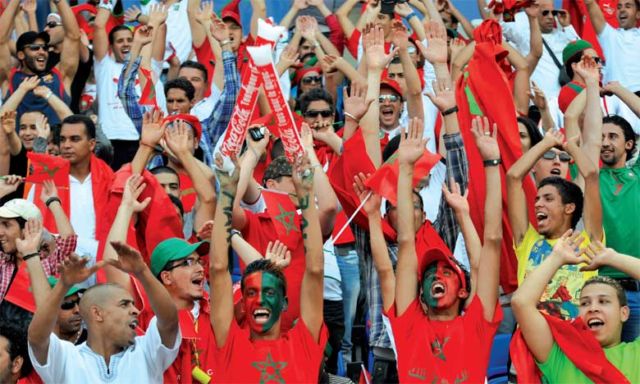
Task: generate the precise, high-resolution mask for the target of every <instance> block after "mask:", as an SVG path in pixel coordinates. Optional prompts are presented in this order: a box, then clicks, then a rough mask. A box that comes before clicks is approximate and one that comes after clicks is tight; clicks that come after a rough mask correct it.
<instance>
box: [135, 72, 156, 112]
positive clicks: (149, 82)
mask: <svg viewBox="0 0 640 384" xmlns="http://www.w3.org/2000/svg"><path fill="white" fill-rule="evenodd" d="M140 74H141V75H142V76H143V77H144V78H145V84H144V88H143V89H142V93H141V95H140V101H139V103H140V105H152V106H154V107H157V106H158V102H157V101H156V87H155V82H154V81H153V74H152V73H151V71H150V70H148V69H146V68H142V67H140Z"/></svg>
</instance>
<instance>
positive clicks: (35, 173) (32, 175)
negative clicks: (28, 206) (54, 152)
mask: <svg viewBox="0 0 640 384" xmlns="http://www.w3.org/2000/svg"><path fill="white" fill-rule="evenodd" d="M27 159H29V167H28V170H27V178H26V180H25V181H26V182H28V183H36V184H42V183H43V182H44V181H46V180H53V183H54V184H55V185H56V186H57V187H67V188H68V187H69V167H70V164H69V160H66V159H63V158H62V157H58V156H50V155H45V154H42V153H35V152H27ZM36 198H37V196H36Z"/></svg>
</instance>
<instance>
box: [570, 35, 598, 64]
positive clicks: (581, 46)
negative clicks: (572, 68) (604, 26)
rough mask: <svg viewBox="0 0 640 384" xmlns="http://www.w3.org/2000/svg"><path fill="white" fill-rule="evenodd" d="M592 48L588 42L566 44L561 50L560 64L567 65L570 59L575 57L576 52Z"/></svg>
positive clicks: (575, 41)
mask: <svg viewBox="0 0 640 384" xmlns="http://www.w3.org/2000/svg"><path fill="white" fill-rule="evenodd" d="M589 48H593V45H591V43H590V42H588V41H586V40H574V41H572V42H570V43H569V44H567V45H566V46H565V47H564V49H563V50H562V62H563V63H564V64H567V61H569V59H570V58H572V57H573V56H574V55H576V54H577V53H578V52H582V51H584V50H585V49H589Z"/></svg>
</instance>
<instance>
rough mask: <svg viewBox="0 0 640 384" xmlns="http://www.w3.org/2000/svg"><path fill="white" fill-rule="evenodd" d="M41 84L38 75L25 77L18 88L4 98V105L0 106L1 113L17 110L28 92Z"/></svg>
mask: <svg viewBox="0 0 640 384" xmlns="http://www.w3.org/2000/svg"><path fill="white" fill-rule="evenodd" d="M39 84H40V78H39V77H38V76H31V77H25V79H24V80H22V82H21V83H20V85H19V86H18V89H16V90H15V91H14V92H13V93H12V94H11V96H9V98H8V99H6V100H4V103H3V104H2V107H0V114H1V113H4V112H6V111H15V110H17V109H18V107H19V106H20V104H21V103H22V100H23V99H24V97H25V96H26V95H27V93H29V92H31V91H33V90H34V89H35V88H36V87H37V86H38V85H39Z"/></svg>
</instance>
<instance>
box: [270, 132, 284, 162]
mask: <svg viewBox="0 0 640 384" xmlns="http://www.w3.org/2000/svg"><path fill="white" fill-rule="evenodd" d="M270 155H271V158H272V159H275V158H277V157H280V156H284V155H285V152H284V143H282V139H280V138H279V137H278V138H277V139H275V140H274V141H273V144H272V145H271V153H270Z"/></svg>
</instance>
